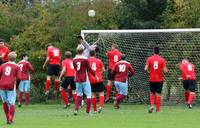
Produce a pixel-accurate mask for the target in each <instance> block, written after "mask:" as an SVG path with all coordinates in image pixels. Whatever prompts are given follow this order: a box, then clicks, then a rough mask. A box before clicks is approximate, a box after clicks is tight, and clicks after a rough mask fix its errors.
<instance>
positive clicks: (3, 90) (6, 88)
mask: <svg viewBox="0 0 200 128" xmlns="http://www.w3.org/2000/svg"><path fill="white" fill-rule="evenodd" d="M16 57H17V54H16V53H15V52H10V53H9V54H8V60H9V62H7V63H4V64H2V65H1V68H0V75H1V79H0V95H1V99H2V102H3V110H4V112H5V115H6V119H7V124H12V123H13V119H14V115H15V101H16V79H19V78H20V67H19V66H18V65H17V64H16V63H15V60H16Z"/></svg>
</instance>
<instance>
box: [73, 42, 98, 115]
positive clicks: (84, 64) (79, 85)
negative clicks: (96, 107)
mask: <svg viewBox="0 0 200 128" xmlns="http://www.w3.org/2000/svg"><path fill="white" fill-rule="evenodd" d="M83 51H84V48H83V46H82V45H79V46H78V47H77V49H76V53H77V55H76V57H75V58H74V59H73V65H74V68H75V71H76V76H75V82H76V91H77V100H76V104H75V109H74V115H77V112H78V109H79V106H80V104H81V101H82V96H83V92H84V93H85V95H86V97H87V99H86V113H88V114H89V113H90V107H91V96H92V92H91V86H90V82H89V80H88V75H87V74H88V71H89V72H90V73H92V75H93V76H95V77H96V79H97V80H98V77H97V76H96V75H95V72H94V71H93V70H92V69H91V68H90V65H89V61H88V59H87V58H86V57H84V56H83Z"/></svg>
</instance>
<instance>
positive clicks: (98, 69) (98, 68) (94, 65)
mask: <svg viewBox="0 0 200 128" xmlns="http://www.w3.org/2000/svg"><path fill="white" fill-rule="evenodd" d="M88 61H89V63H90V68H91V69H92V70H93V71H94V72H95V74H96V75H97V77H98V78H99V80H98V81H97V79H96V78H95V77H94V76H93V75H92V73H90V72H89V73H88V76H89V80H90V83H91V84H95V83H100V82H103V75H102V71H103V69H104V64H103V62H102V61H101V60H100V59H97V58H96V57H90V58H89V59H88Z"/></svg>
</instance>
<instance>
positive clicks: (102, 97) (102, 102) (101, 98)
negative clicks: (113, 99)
mask: <svg viewBox="0 0 200 128" xmlns="http://www.w3.org/2000/svg"><path fill="white" fill-rule="evenodd" d="M103 105H104V96H100V97H99V106H100V107H101V108H102V107H103Z"/></svg>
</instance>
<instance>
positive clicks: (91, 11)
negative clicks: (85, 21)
mask: <svg viewBox="0 0 200 128" xmlns="http://www.w3.org/2000/svg"><path fill="white" fill-rule="evenodd" d="M88 16H90V17H94V16H95V11H94V10H93V9H92V10H89V11H88Z"/></svg>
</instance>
